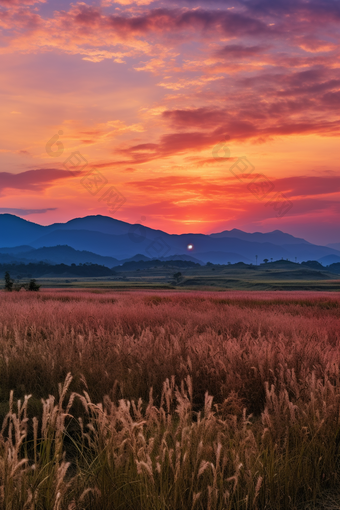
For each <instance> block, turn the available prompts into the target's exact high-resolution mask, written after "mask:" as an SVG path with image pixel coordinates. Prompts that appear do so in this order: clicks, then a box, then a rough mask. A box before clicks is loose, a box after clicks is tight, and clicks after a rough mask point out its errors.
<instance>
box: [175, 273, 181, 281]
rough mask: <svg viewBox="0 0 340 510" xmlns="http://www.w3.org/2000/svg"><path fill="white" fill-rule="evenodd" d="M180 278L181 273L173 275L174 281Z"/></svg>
mask: <svg viewBox="0 0 340 510" xmlns="http://www.w3.org/2000/svg"><path fill="white" fill-rule="evenodd" d="M181 276H182V273H180V272H178V273H174V278H175V280H179V279H180V277H181Z"/></svg>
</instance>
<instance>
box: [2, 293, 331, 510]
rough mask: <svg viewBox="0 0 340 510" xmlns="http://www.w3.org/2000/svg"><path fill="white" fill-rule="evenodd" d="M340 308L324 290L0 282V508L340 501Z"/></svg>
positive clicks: (215, 509) (218, 509) (203, 509)
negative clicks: (33, 290)
mask: <svg viewBox="0 0 340 510" xmlns="http://www.w3.org/2000/svg"><path fill="white" fill-rule="evenodd" d="M339 319H340V299H339V297H338V296H337V295H334V294H330V293H322V294H311V293H307V292H304V293H303V292H299V293H288V292H282V293H280V292H268V293H260V292H258V293H243V292H228V293H213V292H209V293H200V292H188V293H186V292H182V293H177V292H171V291H164V292H159V291H157V293H155V291H150V292H147V291H140V292H106V293H105V292H98V293H97V292H90V291H77V290H72V291H61V290H54V291H49V290H44V291H42V292H40V293H38V294H34V295H28V294H26V293H24V294H22V293H12V294H8V293H1V294H0V373H1V385H0V414H1V416H2V421H3V424H2V428H1V432H0V508H1V509H6V510H8V509H10V510H12V509H13V510H17V509H27V510H28V509H44V510H45V509H47V510H49V509H51V510H52V509H53V510H57V509H60V510H64V509H65V510H76V509H84V510H85V509H93V510H97V509H98V510H99V509H104V510H109V509H122V510H127V509H133V508H137V509H143V510H144V509H145V510H149V509H150V510H151V509H152V510H165V509H169V510H170V509H171V510H184V509H185V510H186V509H191V510H196V509H197V510H207V509H209V510H222V509H223V510H224V509H228V510H234V509H240V510H241V509H242V510H243V509H254V510H260V509H271V510H272V509H273V510H275V509H278V510H279V509H286V508H289V509H295V508H296V509H300V508H307V506H308V508H314V507H315V505H316V504H319V502H320V498H324V501H325V502H326V501H328V502H329V505H328V508H336V506H334V505H336V504H337V503H335V501H338V500H337V499H336V498H337V496H336V494H337V492H336V487H337V484H338V479H339V478H338V477H339V469H338V468H339V459H340V457H339V444H340V420H339V417H340V415H339V410H340V344H339V340H340V328H339ZM325 504H326V503H325ZM306 505H307V506H306ZM332 505H333V506H332ZM326 507H327V505H326V506H324V508H326Z"/></svg>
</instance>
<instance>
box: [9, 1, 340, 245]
mask: <svg viewBox="0 0 340 510" xmlns="http://www.w3.org/2000/svg"><path fill="white" fill-rule="evenodd" d="M339 39H340V2H339V1H337V0H315V1H313V0H310V1H308V0H241V1H234V0H230V1H229V0H216V1H213V0H202V1H201V2H195V1H190V0H187V1H175V0H167V1H164V2H161V1H158V0H157V1H150V0H136V1H132V0H119V1H111V0H102V1H99V0H98V1H93V2H90V1H88V2H74V3H71V2H69V1H65V0H58V1H56V0H55V1H49V0H46V1H44V0H22V1H21V0H0V66H1V67H0V69H1V70H0V94H1V99H0V162H1V167H0V174H1V175H0V212H1V213H6V212H9V213H13V214H17V215H18V216H20V217H22V218H25V219H27V220H30V221H34V222H37V223H40V224H43V225H48V224H50V223H54V222H64V221H67V220H70V219H71V218H73V217H81V216H86V215H90V214H103V215H108V216H112V217H114V218H117V219H120V220H123V221H128V222H130V223H143V224H144V225H147V226H149V227H152V228H160V229H162V230H165V231H167V232H170V233H184V232H202V233H212V232H217V231H221V230H225V229H228V230H230V229H232V228H239V229H242V230H246V231H248V232H254V231H261V232H269V231H272V230H275V229H279V230H283V231H285V232H289V233H291V234H293V235H296V236H299V237H304V238H305V239H307V240H309V241H311V242H315V243H318V244H327V243H332V242H333V243H335V242H339V241H340V236H339V233H340V227H339V212H340V171H339V152H340V151H339V136H340V122H339V120H340V60H339V55H340V49H339V48H340V47H339ZM61 133H62V134H61ZM53 137H54V140H57V141H58V142H59V144H60V145H59V146H57V145H56V144H53V145H51V142H50V141H51V139H52V138H53ZM49 143H50V145H49ZM218 144H221V145H220V146H218ZM219 147H221V149H220V150H218V149H219ZM58 150H59V152H58ZM75 152H76V153H78V155H80V156H81V157H82V158H84V160H86V162H87V166H85V167H84V166H81V167H79V168H77V167H74V168H73V171H72V172H71V171H70V170H68V169H67V168H68V167H67V164H64V163H65V161H66V160H67V159H68V158H69V157H70V156H71V154H72V153H75ZM78 157H79V156H78ZM239 158H246V160H245V159H242V160H241V161H243V162H244V161H247V164H250V165H251V166H250V167H249V168H251V169H252V172H251V174H250V173H247V172H243V173H242V172H239V173H237V171H235V168H239V167H235V166H234V167H233V168H234V173H233V172H232V171H231V170H230V168H231V167H232V166H233V165H235V164H236V165H238V162H239V161H240V160H239ZM84 165H85V163H84ZM89 173H90V176H87V174H89ZM93 176H96V178H97V181H96V182H97V185H98V182H99V181H100V182H102V184H100V186H99V188H100V189H99V188H98V191H97V189H96V188H95V187H93V186H95V184H93V183H94V180H93ZM89 179H90V181H91V179H92V188H89V185H88V183H89V182H90V181H89ZM252 181H254V182H255V184H256V185H254V184H252V185H250V183H251V182H252ZM258 182H262V183H263V186H264V187H263V188H262V190H263V189H264V190H265V192H264V193H263V196H262V195H261V192H260V194H259V192H256V190H255V191H254V189H256V186H257V184H258ZM101 186H103V187H101ZM112 187H113V188H112ZM110 189H113V190H114V193H116V192H118V193H119V197H123V198H122V200H121V205H120V207H119V208H118V209H115V207H117V203H116V206H115V205H113V206H111V205H110V204H109V203H106V201H105V199H104V198H103V199H102V200H100V198H101V197H102V196H103V195H104V194H105V192H108V190H110ZM95 191H97V192H96V193H95ZM279 201H281V202H280V203H282V204H284V203H286V204H288V205H287V207H286V209H287V210H286V211H283V213H282V214H280V212H278V207H275V206H274V204H275V203H276V205H277V204H278V203H279ZM123 202H124V203H123ZM268 202H269V203H268Z"/></svg>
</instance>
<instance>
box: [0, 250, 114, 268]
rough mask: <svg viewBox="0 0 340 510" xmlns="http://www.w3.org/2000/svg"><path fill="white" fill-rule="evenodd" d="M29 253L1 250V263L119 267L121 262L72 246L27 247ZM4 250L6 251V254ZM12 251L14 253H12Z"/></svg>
mask: <svg viewBox="0 0 340 510" xmlns="http://www.w3.org/2000/svg"><path fill="white" fill-rule="evenodd" d="M26 248H28V250H27V251H21V250H20V251H16V252H15V250H16V249H15V248H14V249H13V248H0V262H10V261H12V260H13V261H14V260H15V261H22V262H25V263H27V262H41V261H43V262H46V263H48V264H85V263H91V264H99V265H103V266H107V267H112V266H115V265H117V263H118V262H119V260H117V259H116V258H114V257H103V256H102V255H97V254H96V253H91V252H89V251H79V250H75V249H74V248H71V247H70V246H67V245H64V246H60V245H59V246H52V247H48V248H46V247H44V248H38V249H34V248H32V247H29V246H27V247H26ZM3 250H6V251H5V253H4V252H3ZM11 250H12V251H11Z"/></svg>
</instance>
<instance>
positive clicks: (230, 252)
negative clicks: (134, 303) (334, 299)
mask: <svg viewBox="0 0 340 510" xmlns="http://www.w3.org/2000/svg"><path fill="white" fill-rule="evenodd" d="M0 234H1V236H0V254H1V252H2V254H3V255H2V256H4V255H5V254H6V255H8V256H13V255H15V257H17V258H22V259H25V258H26V257H31V260H37V258H36V257H38V258H39V257H40V259H39V260H46V261H49V262H54V263H60V262H63V263H66V262H67V263H80V262H82V263H85V262H92V263H97V264H103V265H108V266H109V267H113V266H116V265H117V263H118V264H119V263H122V261H126V260H127V259H131V258H132V257H134V256H136V255H137V254H139V255H140V256H143V257H146V258H148V259H160V260H162V259H164V260H165V259H166V258H167V259H173V258H174V257H175V256H176V258H178V257H181V256H183V257H184V256H187V257H192V259H193V260H194V261H195V262H203V263H206V262H212V263H217V264H227V263H228V262H231V263H235V262H245V263H253V264H255V263H256V262H257V263H260V262H262V261H263V260H264V259H268V260H271V259H274V260H278V259H285V260H286V259H289V260H292V261H295V260H296V261H298V262H301V261H303V260H319V259H321V258H324V257H329V256H331V255H332V256H335V257H340V250H337V249H335V248H333V247H329V246H317V245H314V244H311V243H309V242H307V241H305V240H304V239H301V238H296V237H294V236H292V235H290V234H287V233H284V232H281V231H279V230H275V231H273V232H268V233H265V234H263V233H260V232H257V233H252V234H250V233H247V232H243V231H241V230H238V229H233V230H230V231H227V230H225V231H223V232H220V233H214V234H210V235H205V234H195V233H189V234H180V235H177V234H168V233H166V232H163V231H162V230H155V229H152V228H150V227H145V226H143V225H140V224H133V225H132V224H130V223H127V222H124V221H120V220H116V219H113V218H110V217H107V216H100V215H98V216H86V217H84V218H75V219H73V220H70V221H68V222H66V223H54V224H52V225H48V226H42V225H38V224H36V223H32V222H30V221H27V220H23V219H21V218H19V217H17V216H14V215H11V214H0ZM25 245H26V246H25ZM58 245H59V246H58ZM65 245H66V247H70V248H72V249H73V250H77V252H85V254H84V253H83V254H82V255H80V254H79V253H74V252H73V253H72V252H71V251H68V253H66V251H67V249H66V247H65ZM60 247H63V250H64V253H63V254H61V253H60V251H61V248H60ZM38 250H41V251H38ZM37 251H38V253H37ZM5 252H6V253H5ZM30 252H31V253H30ZM86 252H87V253H86ZM96 256H97V258H96ZM98 256H100V257H103V259H99V258H98ZM61 257H64V258H63V260H61ZM84 259H85V260H84ZM87 259H88V260H87ZM183 260H184V259H183ZM187 260H188V259H187Z"/></svg>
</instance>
